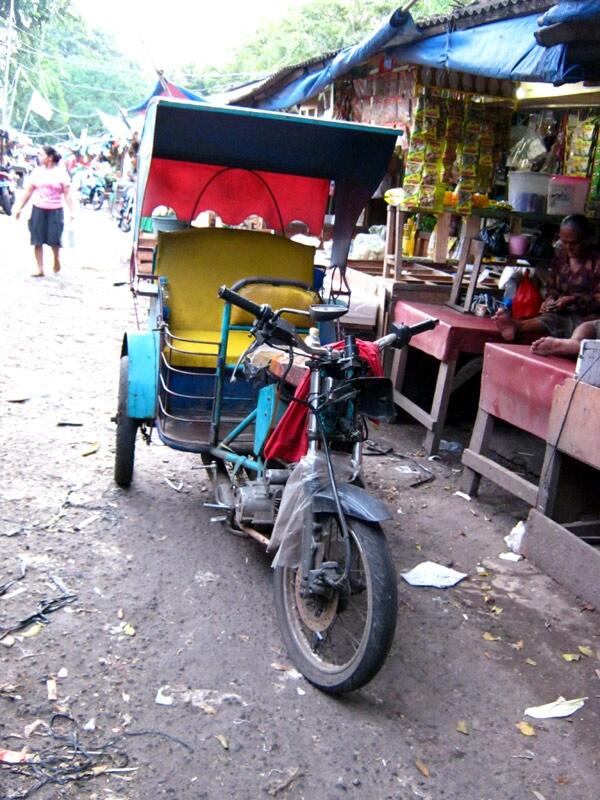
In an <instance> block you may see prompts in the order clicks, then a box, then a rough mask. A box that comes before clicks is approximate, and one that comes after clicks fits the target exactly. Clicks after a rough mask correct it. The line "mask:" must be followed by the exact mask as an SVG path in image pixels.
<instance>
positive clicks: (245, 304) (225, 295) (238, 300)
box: [218, 286, 265, 319]
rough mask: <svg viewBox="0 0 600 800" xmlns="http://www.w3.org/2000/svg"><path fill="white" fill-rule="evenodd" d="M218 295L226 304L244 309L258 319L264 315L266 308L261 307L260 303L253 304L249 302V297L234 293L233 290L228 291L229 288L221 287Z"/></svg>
mask: <svg viewBox="0 0 600 800" xmlns="http://www.w3.org/2000/svg"><path fill="white" fill-rule="evenodd" d="M218 294H219V297H220V298H221V299H222V300H225V302H226V303H231V305H232V306H237V307H238V308H242V309H243V310H244V311H247V312H248V313H249V314H252V315H253V316H254V317H256V318H257V319H258V318H259V317H261V316H262V315H263V312H264V309H265V306H259V305H258V303H253V302H252V300H248V298H247V297H244V296H243V295H241V294H238V293H237V292H234V291H233V289H228V288H227V286H221V288H220V289H219V292H218Z"/></svg>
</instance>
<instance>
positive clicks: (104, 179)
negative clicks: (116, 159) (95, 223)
mask: <svg viewBox="0 0 600 800" xmlns="http://www.w3.org/2000/svg"><path fill="white" fill-rule="evenodd" d="M114 180H115V179H114V176H112V175H99V174H98V173H96V172H90V173H88V175H87V176H86V177H84V179H83V180H82V182H81V186H80V188H79V202H80V203H81V205H91V206H92V208H93V209H94V210H95V211H100V209H101V208H102V206H103V205H104V201H105V200H106V198H107V197H108V196H109V193H110V191H111V189H112V185H113V183H114Z"/></svg>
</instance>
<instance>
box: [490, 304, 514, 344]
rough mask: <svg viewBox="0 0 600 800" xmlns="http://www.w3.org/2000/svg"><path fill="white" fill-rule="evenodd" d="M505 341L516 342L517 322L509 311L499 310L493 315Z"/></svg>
mask: <svg viewBox="0 0 600 800" xmlns="http://www.w3.org/2000/svg"><path fill="white" fill-rule="evenodd" d="M492 319H493V320H494V322H495V323H496V327H497V328H498V330H499V331H500V336H502V338H503V339H504V341H505V342H514V340H515V337H516V335H517V324H516V322H515V321H514V320H513V318H512V317H511V316H510V314H509V313H508V312H507V311H502V310H501V311H497V312H496V313H495V314H494V316H493V317H492Z"/></svg>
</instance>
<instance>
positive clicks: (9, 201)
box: [0, 189, 14, 217]
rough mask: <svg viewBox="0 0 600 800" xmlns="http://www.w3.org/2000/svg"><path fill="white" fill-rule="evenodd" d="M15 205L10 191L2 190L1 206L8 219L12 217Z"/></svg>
mask: <svg viewBox="0 0 600 800" xmlns="http://www.w3.org/2000/svg"><path fill="white" fill-rule="evenodd" d="M13 203H14V198H13V197H11V195H10V192H9V191H8V189H0V206H2V210H3V211H4V213H5V214H6V216H7V217H10V215H11V214H12V207H13Z"/></svg>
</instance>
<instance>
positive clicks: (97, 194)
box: [92, 189, 104, 211]
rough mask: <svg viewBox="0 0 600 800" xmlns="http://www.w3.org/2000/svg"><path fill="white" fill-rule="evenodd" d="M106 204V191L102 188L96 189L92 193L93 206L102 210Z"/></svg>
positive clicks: (96, 209) (97, 209)
mask: <svg viewBox="0 0 600 800" xmlns="http://www.w3.org/2000/svg"><path fill="white" fill-rule="evenodd" d="M103 204H104V192H103V190H102V189H94V191H93V193H92V208H93V209H94V210H95V211H100V209H101V208H102V206H103Z"/></svg>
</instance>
